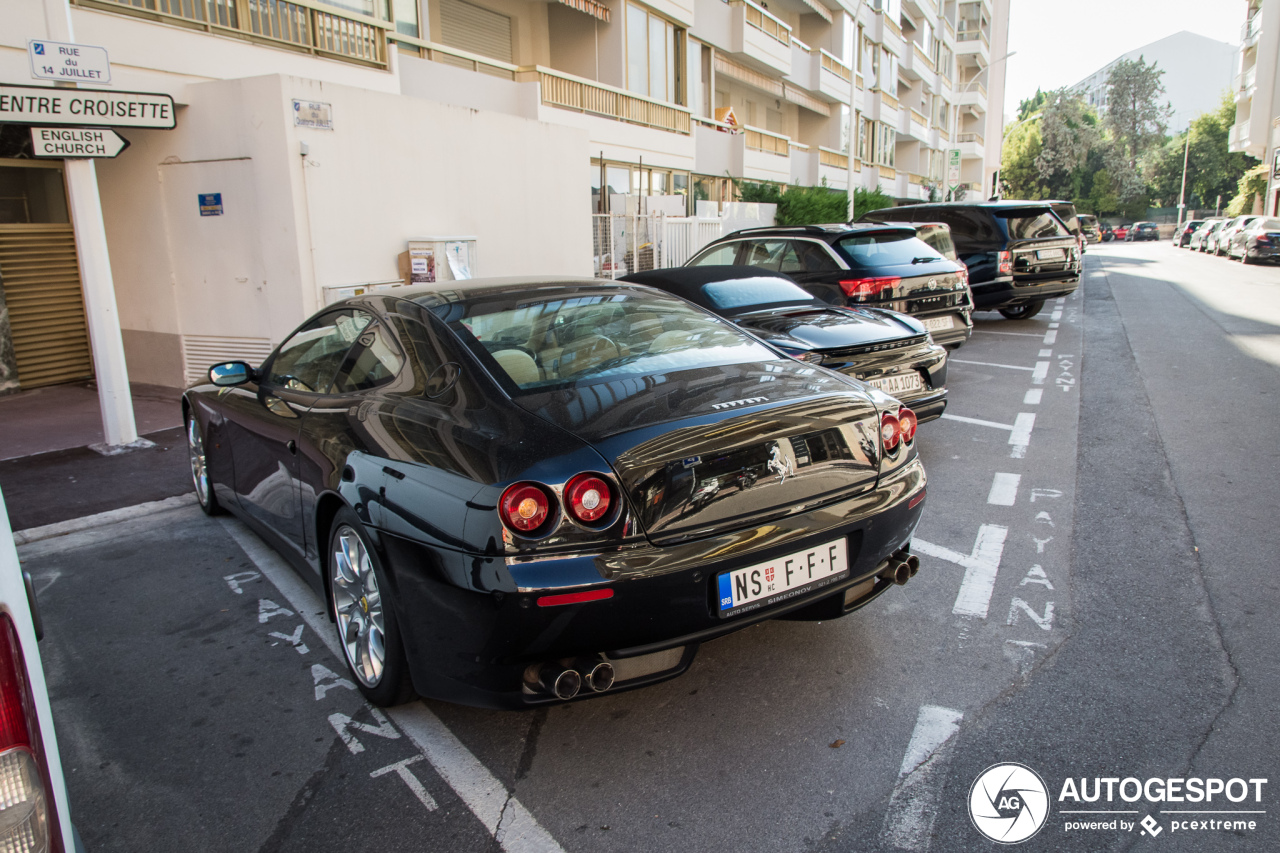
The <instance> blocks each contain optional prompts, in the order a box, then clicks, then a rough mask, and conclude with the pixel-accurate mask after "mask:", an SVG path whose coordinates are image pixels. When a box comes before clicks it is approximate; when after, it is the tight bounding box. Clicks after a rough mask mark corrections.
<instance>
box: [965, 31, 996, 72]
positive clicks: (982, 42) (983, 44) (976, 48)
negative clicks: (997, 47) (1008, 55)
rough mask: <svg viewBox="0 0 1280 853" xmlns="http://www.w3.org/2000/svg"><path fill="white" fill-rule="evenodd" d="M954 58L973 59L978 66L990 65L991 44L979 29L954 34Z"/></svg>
mask: <svg viewBox="0 0 1280 853" xmlns="http://www.w3.org/2000/svg"><path fill="white" fill-rule="evenodd" d="M956 58H957V59H960V60H961V61H963V60H965V59H973V60H975V61H976V62H977V64H978V65H979V66H984V65H990V64H991V42H990V41H988V40H987V34H986V33H984V32H983V31H982V30H979V29H962V30H960V31H959V32H957V33H956Z"/></svg>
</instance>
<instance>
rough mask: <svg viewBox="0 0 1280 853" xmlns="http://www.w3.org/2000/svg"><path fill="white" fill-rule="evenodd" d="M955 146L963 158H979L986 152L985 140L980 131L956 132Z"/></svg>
mask: <svg viewBox="0 0 1280 853" xmlns="http://www.w3.org/2000/svg"><path fill="white" fill-rule="evenodd" d="M956 147H957V148H959V149H960V156H961V157H962V158H964V159H966V160H967V159H970V158H974V157H977V158H981V157H983V156H984V155H985V154H986V148H987V142H986V139H984V138H983V136H982V134H981V133H958V134H956Z"/></svg>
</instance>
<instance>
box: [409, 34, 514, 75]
mask: <svg viewBox="0 0 1280 853" xmlns="http://www.w3.org/2000/svg"><path fill="white" fill-rule="evenodd" d="M387 38H388V39H389V40H390V41H392V42H393V43H395V44H396V46H397V47H398V48H399V50H400V53H401V54H407V55H409V56H417V57H419V58H420V59H429V60H431V61H432V62H439V63H442V64H444V65H452V66H453V67H455V68H463V69H465V70H467V71H474V72H476V73H477V74H486V75H488V76H490V77H498V78H500V79H503V80H515V79H516V72H517V71H519V69H518V68H517V67H516V66H514V65H512V64H510V63H508V62H502V61H500V60H497V59H493V58H492V57H489V56H481V55H480V54H478V53H469V52H467V51H465V50H459V49H458V48H456V47H447V46H446V45H443V44H436V43H435V42H430V41H423V40H422V39H418V38H414V37H413V36H406V35H402V34H400V33H395V32H392V33H388V34H387Z"/></svg>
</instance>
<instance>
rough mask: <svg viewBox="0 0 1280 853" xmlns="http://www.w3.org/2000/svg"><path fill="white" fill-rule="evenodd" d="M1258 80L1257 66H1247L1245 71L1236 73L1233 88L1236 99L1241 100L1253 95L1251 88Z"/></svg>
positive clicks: (1252, 88)
mask: <svg viewBox="0 0 1280 853" xmlns="http://www.w3.org/2000/svg"><path fill="white" fill-rule="evenodd" d="M1257 82H1258V66H1257V64H1256V63H1255V64H1254V65H1251V66H1249V69H1248V70H1247V71H1242V72H1240V73H1239V74H1237V75H1236V79H1235V90H1236V100H1237V101H1243V100H1246V99H1248V98H1250V97H1252V96H1253V90H1254V88H1255V85H1256V84H1257Z"/></svg>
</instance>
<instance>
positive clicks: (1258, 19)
mask: <svg viewBox="0 0 1280 853" xmlns="http://www.w3.org/2000/svg"><path fill="white" fill-rule="evenodd" d="M1261 32H1262V10H1261V9H1259V10H1258V11H1257V12H1255V13H1254V15H1253V17H1252V18H1250V19H1249V20H1247V21H1245V22H1244V23H1243V24H1241V25H1240V41H1248V40H1249V39H1251V38H1255V37H1256V36H1257V35H1258V34H1259V33H1261Z"/></svg>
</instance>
